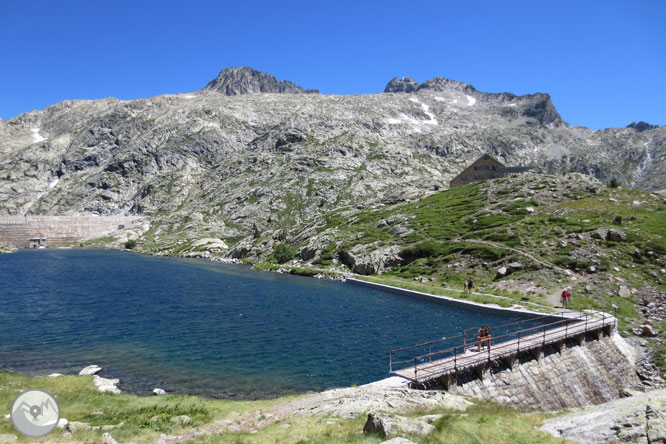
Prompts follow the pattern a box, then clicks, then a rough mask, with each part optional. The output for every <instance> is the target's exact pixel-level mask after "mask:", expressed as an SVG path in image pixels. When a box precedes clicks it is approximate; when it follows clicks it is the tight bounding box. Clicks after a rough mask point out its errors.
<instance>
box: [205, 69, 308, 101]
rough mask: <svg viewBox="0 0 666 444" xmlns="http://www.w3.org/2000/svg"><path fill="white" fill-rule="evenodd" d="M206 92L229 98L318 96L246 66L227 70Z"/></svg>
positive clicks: (212, 82) (212, 81)
mask: <svg viewBox="0 0 666 444" xmlns="http://www.w3.org/2000/svg"><path fill="white" fill-rule="evenodd" d="M204 91H216V92H219V93H222V94H225V95H227V96H237V95H239V94H255V93H276V94H302V93H305V94H316V93H318V92H319V91H317V90H316V89H303V88H301V87H300V86H298V85H296V84H295V83H292V82H290V81H289V80H282V81H278V80H277V79H276V78H275V77H273V76H272V75H270V74H266V73H265V72H261V71H256V70H254V69H252V68H248V67H246V66H243V67H240V68H226V69H223V70H222V71H220V74H218V76H217V77H216V78H215V79H213V80H211V81H210V82H209V83H208V85H206V87H205V88H204Z"/></svg>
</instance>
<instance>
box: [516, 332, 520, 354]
mask: <svg viewBox="0 0 666 444" xmlns="http://www.w3.org/2000/svg"><path fill="white" fill-rule="evenodd" d="M516 351H517V352H518V353H520V332H518V350H516Z"/></svg>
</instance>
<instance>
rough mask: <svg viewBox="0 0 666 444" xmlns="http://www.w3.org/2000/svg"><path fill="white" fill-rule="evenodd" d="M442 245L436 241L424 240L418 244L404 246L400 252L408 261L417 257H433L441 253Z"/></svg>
mask: <svg viewBox="0 0 666 444" xmlns="http://www.w3.org/2000/svg"><path fill="white" fill-rule="evenodd" d="M441 249H442V245H441V244H440V243H439V242H435V241H423V242H419V243H418V244H416V245H414V246H411V247H408V248H404V249H403V250H402V251H401V252H400V256H401V257H402V258H403V259H404V260H405V261H407V262H412V261H413V260H415V259H419V258H422V257H432V256H437V255H439V254H440V252H441Z"/></svg>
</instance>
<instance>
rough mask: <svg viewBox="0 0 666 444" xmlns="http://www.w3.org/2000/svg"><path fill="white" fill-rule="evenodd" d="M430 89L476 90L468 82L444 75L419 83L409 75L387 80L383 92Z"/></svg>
mask: <svg viewBox="0 0 666 444" xmlns="http://www.w3.org/2000/svg"><path fill="white" fill-rule="evenodd" d="M424 89H425V90H430V91H452V90H453V91H461V92H467V93H469V92H473V91H476V88H474V87H473V86H472V85H470V84H469V83H465V82H459V81H458V80H450V79H446V78H444V77H433V78H432V79H430V80H426V81H425V82H423V83H421V84H419V83H418V82H417V81H416V80H414V79H412V78H411V77H403V78H401V79H399V78H397V77H395V78H394V79H393V80H391V81H390V82H388V84H387V85H386V88H384V92H385V93H401V92H402V93H410V92H416V91H421V90H424Z"/></svg>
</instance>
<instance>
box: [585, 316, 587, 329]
mask: <svg viewBox="0 0 666 444" xmlns="http://www.w3.org/2000/svg"><path fill="white" fill-rule="evenodd" d="M585 333H587V313H585Z"/></svg>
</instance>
